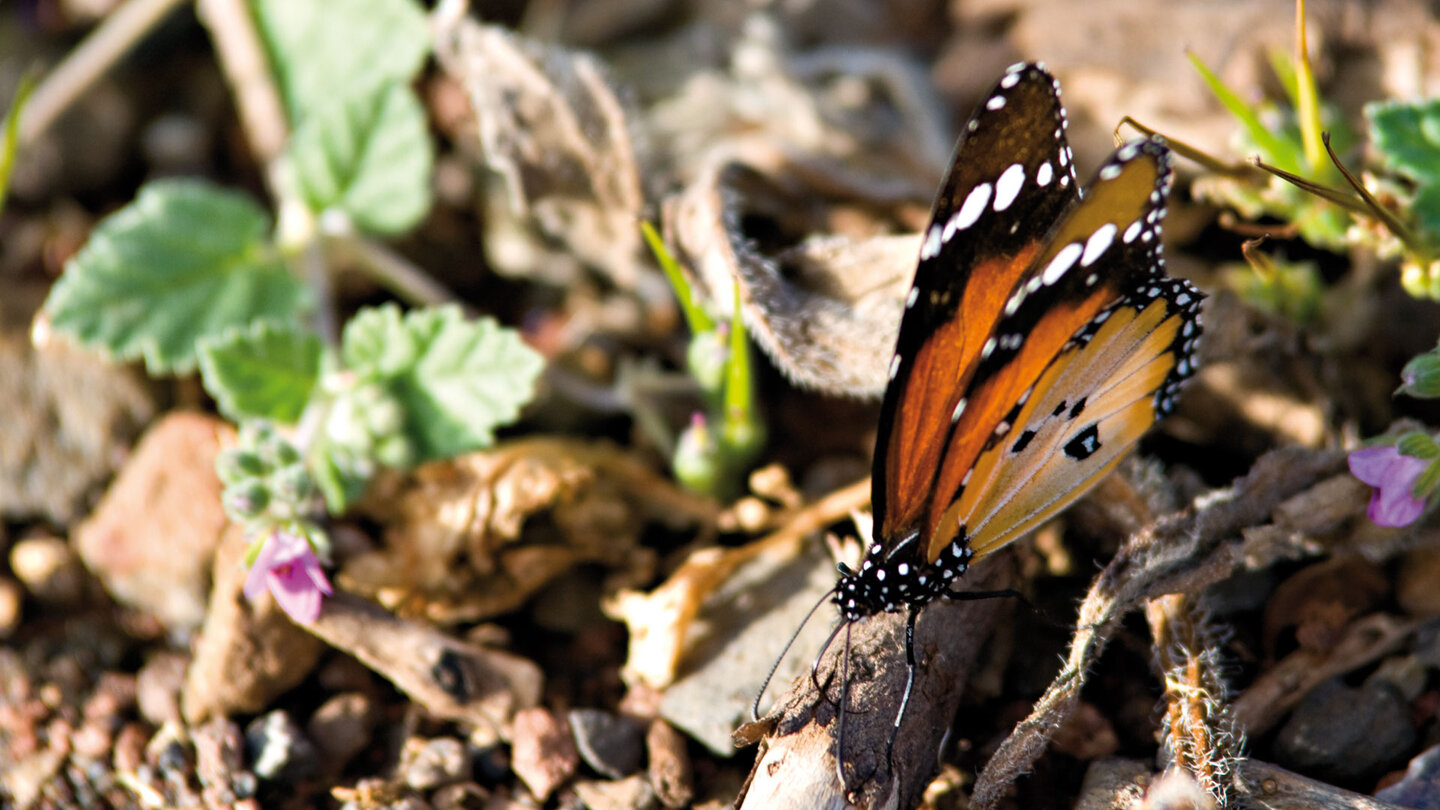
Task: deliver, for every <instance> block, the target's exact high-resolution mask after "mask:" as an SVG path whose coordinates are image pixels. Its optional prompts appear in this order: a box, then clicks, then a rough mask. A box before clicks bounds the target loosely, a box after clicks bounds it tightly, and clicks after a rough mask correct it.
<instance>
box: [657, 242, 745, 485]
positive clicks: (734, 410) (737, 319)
mask: <svg viewBox="0 0 1440 810" xmlns="http://www.w3.org/2000/svg"><path fill="white" fill-rule="evenodd" d="M640 227H641V230H642V232H643V234H644V236H645V241H646V242H647V243H648V244H649V246H650V250H651V251H652V252H653V253H654V254H655V258H656V261H658V262H659V264H660V267H661V269H662V270H664V272H665V277H666V278H667V279H669V281H670V285H671V286H672V287H673V288H674V290H675V295H676V297H677V298H678V299H679V300H680V308H681V311H682V312H683V313H684V315H685V322H686V324H687V325H688V326H689V327H690V344H689V346H688V348H687V351H686V365H687V367H688V371H689V372H690V375H691V376H692V377H694V379H695V381H696V383H697V384H698V386H699V388H700V393H701V397H702V399H703V400H704V403H705V408H706V411H705V412H699V411H697V412H696V413H694V414H693V415H692V417H691V420H690V424H689V425H687V426H686V427H685V429H684V430H682V431H681V433H680V437H679V439H678V440H677V441H676V443H675V452H674V455H673V456H672V459H671V468H672V469H673V470H674V472H675V477H676V478H677V479H678V480H679V481H680V483H682V484H684V485H685V487H686V488H688V489H690V490H691V491H693V492H698V493H701V494H705V495H714V496H716V497H721V498H729V497H734V496H735V495H736V494H738V493H739V491H740V483H741V481H742V477H743V475H744V474H745V472H746V471H747V470H748V469H749V467H750V465H752V464H754V463H755V459H756V458H757V457H758V456H759V455H760V451H761V450H762V449H764V446H765V424H764V422H762V421H761V420H760V418H759V414H758V413H757V411H756V407H755V389H754V384H753V373H752V370H751V357H750V345H749V342H748V341H747V340H746V339H745V322H744V320H743V319H742V318H741V312H740V291H739V289H738V288H737V289H736V291H735V295H734V296H733V297H734V300H735V308H734V311H733V312H732V313H731V316H730V320H729V321H728V322H718V321H716V319H715V318H713V317H711V316H710V314H709V313H708V312H706V311H705V309H704V308H703V307H702V306H701V305H700V303H699V302H698V301H696V300H695V294H694V290H693V289H692V288H691V286H690V282H689V280H688V279H686V277H685V274H684V273H683V272H682V271H681V270H680V266H679V264H678V263H677V262H676V261H675V258H674V256H672V255H671V254H670V251H669V250H667V249H666V248H665V243H664V242H663V241H662V240H661V239H660V235H659V234H658V233H656V232H655V228H654V227H653V226H651V225H650V223H648V222H643V223H641V226H640Z"/></svg>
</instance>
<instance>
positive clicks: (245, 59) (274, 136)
mask: <svg viewBox="0 0 1440 810" xmlns="http://www.w3.org/2000/svg"><path fill="white" fill-rule="evenodd" d="M197 11H198V12H199V15H200V21H201V22H202V23H204V24H205V27H206V28H207V29H209V31H210V39H211V41H212V42H214V43H215V51H216V55H217V56H218V58H219V61H220V69H221V70H223V71H224V72H225V78H226V80H227V81H228V82H229V83H230V89H231V91H232V92H233V93H234V95H235V106H236V109H237V110H238V111H239V113H240V123H241V126H243V127H244V129H245V138H246V140H247V141H249V143H250V149H251V151H253V152H254V154H255V159H256V160H257V161H259V162H260V164H261V165H263V166H265V167H266V175H267V177H266V179H267V181H268V182H269V185H270V192H271V194H274V195H275V196H276V197H277V199H278V198H279V197H280V195H279V194H277V193H276V192H277V179H278V178H276V177H275V172H276V169H275V164H276V160H277V158H279V157H280V153H281V152H282V151H283V150H284V148H285V139H286V138H287V137H289V122H288V119H287V117H286V115H285V103H284V100H283V99H282V98H281V95H280V89H279V88H278V87H277V86H276V85H275V80H274V76H273V73H272V72H271V70H270V62H269V59H268V58H267V57H266V55H265V47H264V46H263V45H262V44H261V42H260V34H259V32H258V31H256V30H255V20H254V18H253V17H252V16H251V14H250V8H249V7H248V5H247V4H246V3H245V2H243V0H199V2H198V6H197Z"/></svg>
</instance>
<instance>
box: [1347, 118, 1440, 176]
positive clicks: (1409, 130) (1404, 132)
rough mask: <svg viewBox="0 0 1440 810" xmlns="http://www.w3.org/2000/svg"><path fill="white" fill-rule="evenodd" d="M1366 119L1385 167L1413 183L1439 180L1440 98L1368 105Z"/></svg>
mask: <svg viewBox="0 0 1440 810" xmlns="http://www.w3.org/2000/svg"><path fill="white" fill-rule="evenodd" d="M1365 117H1366V118H1368V119H1369V120H1370V133H1371V137H1372V138H1373V139H1374V142H1375V147H1376V148H1377V149H1379V150H1380V153H1381V155H1383V156H1384V158H1385V164H1386V165H1387V166H1389V167H1391V168H1393V169H1395V170H1396V171H1399V172H1401V173H1403V174H1405V175H1408V176H1409V177H1411V178H1413V179H1415V180H1420V181H1425V182H1435V181H1437V180H1440V99H1432V100H1430V101H1424V102H1420V103H1418V104H1411V103H1405V102H1399V101H1383V102H1377V103H1374V104H1367V105H1366V106H1365Z"/></svg>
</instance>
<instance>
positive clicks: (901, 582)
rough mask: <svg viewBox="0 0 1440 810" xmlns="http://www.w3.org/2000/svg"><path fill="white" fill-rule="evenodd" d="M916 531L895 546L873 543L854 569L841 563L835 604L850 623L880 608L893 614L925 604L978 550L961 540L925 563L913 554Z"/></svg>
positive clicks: (939, 591) (966, 564)
mask: <svg viewBox="0 0 1440 810" xmlns="http://www.w3.org/2000/svg"><path fill="white" fill-rule="evenodd" d="M917 540H918V534H917V535H912V536H911V537H909V538H907V539H906V540H905V541H902V542H901V543H899V544H897V545H895V546H893V547H891V548H892V550H891V551H889V552H888V553H887V551H886V548H887V544H884V543H874V544H872V545H871V546H870V551H869V553H867V554H866V555H865V561H864V562H862V563H861V564H860V570H859V571H856V570H855V569H853V568H851V567H850V566H848V565H846V564H845V563H840V565H839V570H840V579H839V580H838V581H837V582H836V583H835V596H834V602H835V607H836V608H838V609H839V610H840V617H841V618H842V619H844V620H845V621H847V622H853V621H858V620H860V619H863V618H865V617H867V616H873V615H875V614H876V613H882V612H883V613H893V612H895V611H897V610H900V609H901V608H905V607H910V606H919V605H924V604H926V603H928V602H930V601H932V600H934V599H935V598H936V597H938V596H940V595H941V594H943V593H944V592H945V591H946V590H948V589H949V587H950V583H951V582H954V581H955V578H956V577H958V576H960V575H961V574H963V573H965V569H966V568H967V567H969V565H970V558H971V557H972V556H973V555H974V552H973V551H972V550H971V549H970V547H969V545H968V544H967V543H965V541H964V540H963V539H961V540H956V541H955V542H953V543H951V544H950V545H949V546H948V547H947V548H946V549H945V553H943V554H942V555H941V556H940V557H939V558H938V559H937V560H935V561H934V562H926V561H924V560H922V559H919V558H917V557H916V556H915V555H914V554H913V553H907V552H909V551H911V550H913V549H915V548H916V547H917V543H916V541H917Z"/></svg>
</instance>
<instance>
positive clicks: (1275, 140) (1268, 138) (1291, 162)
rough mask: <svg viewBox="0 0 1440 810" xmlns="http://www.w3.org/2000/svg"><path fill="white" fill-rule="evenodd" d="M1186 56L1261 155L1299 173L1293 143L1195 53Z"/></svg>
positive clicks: (1293, 172)
mask: <svg viewBox="0 0 1440 810" xmlns="http://www.w3.org/2000/svg"><path fill="white" fill-rule="evenodd" d="M1188 55H1189V57H1190V63H1191V64H1192V65H1194V66H1195V70H1197V71H1198V72H1199V73H1200V78H1201V79H1203V80H1204V82H1205V84H1206V86H1208V87H1209V88H1210V92H1211V93H1213V94H1214V95H1215V98H1216V99H1218V100H1219V101H1220V103H1221V104H1223V105H1224V106H1225V109H1227V110H1229V111H1230V114H1231V115H1232V116H1234V117H1235V120H1236V121H1239V122H1240V125H1241V126H1243V127H1244V128H1245V133H1246V134H1247V135H1249V136H1250V139H1251V140H1252V141H1253V142H1254V143H1255V146H1256V148H1258V149H1259V150H1260V152H1261V153H1262V154H1263V156H1264V157H1265V158H1266V159H1267V160H1268V161H1269V162H1271V163H1273V164H1275V165H1276V166H1279V167H1280V168H1282V169H1284V170H1286V171H1288V172H1290V173H1292V174H1300V173H1302V169H1301V166H1300V163H1299V160H1298V159H1297V158H1298V157H1299V155H1298V151H1297V149H1296V148H1295V146H1294V145H1293V144H1290V143H1287V142H1286V141H1285V140H1284V139H1282V138H1280V137H1279V136H1277V135H1275V134H1274V133H1272V132H1271V131H1270V130H1269V128H1268V127H1266V126H1265V124H1264V123H1263V122H1262V121H1261V120H1260V115H1259V114H1258V113H1257V112H1255V110H1254V109H1252V108H1251V107H1250V105H1249V104H1246V103H1245V102H1244V101H1242V100H1241V98H1240V96H1239V95H1237V94H1236V93H1235V91H1234V90H1231V89H1230V88H1229V86H1227V85H1226V84H1225V83H1224V82H1223V81H1221V80H1220V77H1219V76H1216V75H1215V74H1214V72H1212V71H1211V70H1210V68H1209V67H1207V66H1206V65H1205V63H1204V62H1202V61H1200V57H1199V56H1196V55H1195V54H1194V53H1190V54H1188Z"/></svg>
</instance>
